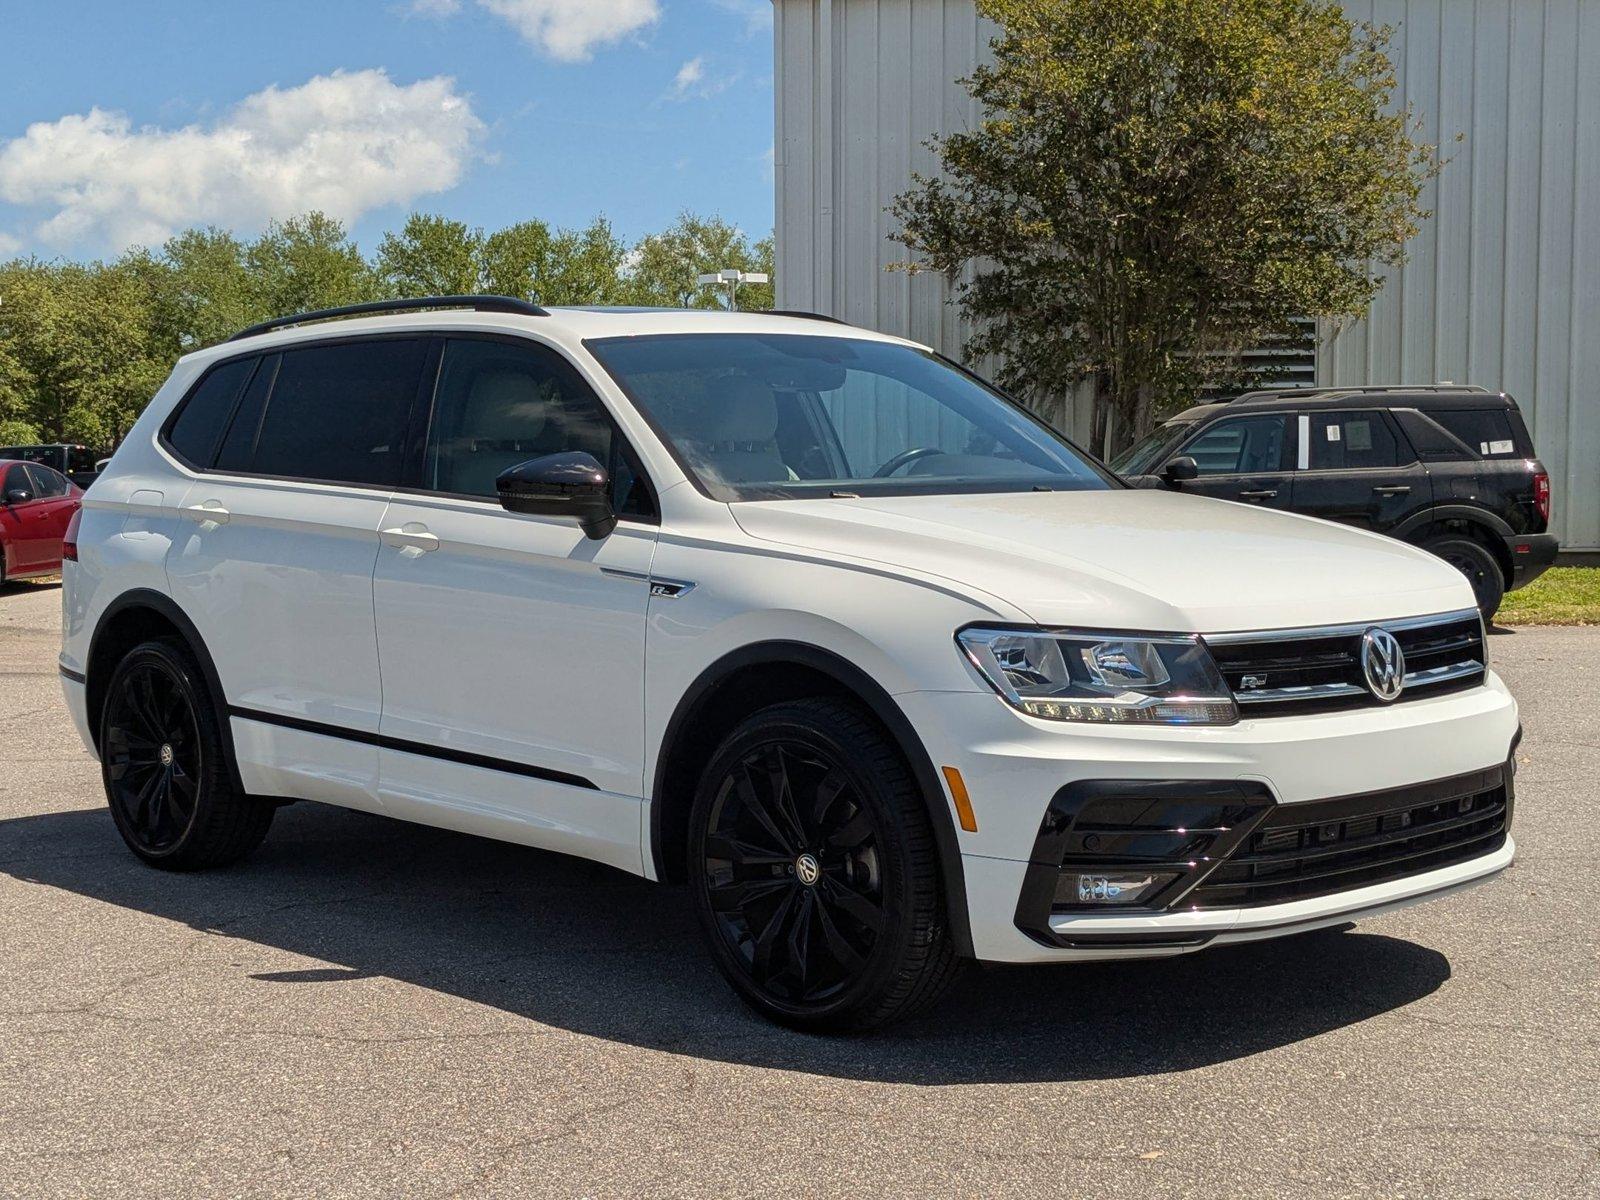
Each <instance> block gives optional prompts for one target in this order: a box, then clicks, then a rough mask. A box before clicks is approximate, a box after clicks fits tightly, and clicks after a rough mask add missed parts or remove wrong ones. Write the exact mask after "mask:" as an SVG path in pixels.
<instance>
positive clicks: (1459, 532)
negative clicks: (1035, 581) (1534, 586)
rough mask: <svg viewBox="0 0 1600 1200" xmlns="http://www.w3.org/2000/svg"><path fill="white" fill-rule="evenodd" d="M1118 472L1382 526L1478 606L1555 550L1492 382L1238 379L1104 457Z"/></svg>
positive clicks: (1530, 576) (1490, 603) (1487, 609)
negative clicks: (1457, 577)
mask: <svg viewBox="0 0 1600 1200" xmlns="http://www.w3.org/2000/svg"><path fill="white" fill-rule="evenodd" d="M1111 466H1112V468H1113V469H1114V470H1116V471H1117V472H1119V473H1120V474H1121V475H1123V476H1124V477H1125V478H1127V479H1128V481H1129V482H1130V483H1133V484H1136V485H1138V486H1141V487H1167V488H1173V489H1176V490H1180V491H1185V492H1194V493H1197V494H1199V495H1202V496H1217V497H1219V498H1221V499H1224V500H1239V501H1242V502H1244V503H1247V504H1264V505H1267V506H1268V507H1271V508H1282V509H1286V510H1288V511H1289V512H1297V513H1305V514H1306V515H1308V516H1313V517H1324V518H1326V519H1328V520H1330V521H1342V522H1344V523H1345V524H1347V525H1358V526H1360V527H1361V528H1363V529H1371V530H1375V531H1376V532H1378V533H1386V534H1388V535H1390V536H1391V537H1397V538H1401V539H1403V540H1404V541H1407V542H1412V543H1414V544H1416V545H1418V546H1421V547H1422V548H1423V549H1425V550H1431V551H1433V553H1435V554H1437V555H1439V557H1441V558H1443V559H1445V560H1446V561H1447V562H1449V563H1451V564H1453V565H1454V566H1456V567H1458V568H1460V570H1461V571H1462V573H1463V574H1465V575H1466V576H1467V578H1468V579H1469V580H1471V581H1472V589H1473V591H1474V592H1476V593H1477V597H1478V607H1479V608H1480V609H1481V610H1482V611H1483V615H1484V617H1485V618H1486V619H1487V618H1489V617H1492V616H1493V615H1494V613H1495V610H1496V609H1498V608H1499V607H1500V599H1501V597H1502V596H1503V595H1504V594H1505V592H1506V591H1508V590H1509V589H1511V588H1518V587H1522V586H1523V585H1524V584H1527V583H1531V582H1532V581H1533V580H1534V579H1536V578H1538V576H1540V575H1541V574H1543V573H1544V571H1545V569H1546V568H1547V567H1549V565H1550V564H1551V563H1552V562H1553V561H1554V560H1555V556H1556V549H1557V542H1556V539H1555V537H1554V535H1552V534H1549V533H1547V532H1545V531H1546V529H1547V528H1548V527H1549V524H1550V475H1549V473H1548V472H1547V471H1546V470H1545V469H1544V464H1543V463H1541V462H1540V461H1539V460H1538V459H1537V458H1535V457H1534V452H1533V442H1532V440H1531V439H1530V438H1529V436H1528V427H1527V426H1526V425H1525V424H1524V423H1523V420H1522V413H1521V412H1520V411H1518V409H1517V402H1516V401H1515V400H1513V399H1512V398H1511V397H1510V396H1508V395H1506V394H1505V393H1504V392H1487V391H1484V390H1483V389H1482V388H1475V387H1457V386H1454V385H1446V384H1440V385H1437V386H1433V387H1373V388H1291V389H1288V390H1284V391H1269V392H1248V393H1246V394H1245V395H1243V396H1240V397H1239V398H1238V399H1237V400H1233V401H1230V402H1228V403H1222V404H1202V405H1199V406H1198V407H1195V408H1191V409H1188V410H1187V411H1185V412H1181V413H1179V414H1178V415H1177V416H1175V417H1173V418H1172V419H1171V420H1170V421H1168V422H1166V424H1164V425H1162V426H1160V427H1159V428H1157V429H1155V430H1154V431H1152V432H1151V433H1150V434H1149V435H1148V436H1146V437H1145V438H1143V439H1141V440H1140V441H1138V442H1136V443H1135V444H1134V445H1132V446H1130V447H1129V448H1128V449H1127V450H1125V451H1124V452H1123V453H1122V454H1121V455H1119V456H1118V457H1117V458H1116V459H1114V460H1113V461H1112V463H1111Z"/></svg>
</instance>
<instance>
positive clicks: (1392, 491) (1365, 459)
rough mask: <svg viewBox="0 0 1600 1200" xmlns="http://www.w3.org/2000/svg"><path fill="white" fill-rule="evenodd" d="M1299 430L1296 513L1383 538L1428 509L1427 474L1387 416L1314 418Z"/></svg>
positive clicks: (1373, 412)
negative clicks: (1299, 445) (1300, 436)
mask: <svg viewBox="0 0 1600 1200" xmlns="http://www.w3.org/2000/svg"><path fill="white" fill-rule="evenodd" d="M1299 424H1300V429H1301V433H1302V437H1303V441H1302V449H1301V453H1300V468H1301V469H1300V471H1299V472H1298V473H1297V474H1296V476H1295V492H1294V499H1295V504H1294V507H1295V511H1296V512H1302V513H1305V514H1306V515H1307V516H1311V517H1322V518H1324V519H1325V520H1329V521H1339V522H1341V523H1343V524H1345V525H1355V526H1357V527H1359V528H1361V529H1373V530H1376V531H1378V532H1379V533H1385V532H1387V531H1388V530H1390V529H1393V528H1394V527H1395V526H1396V525H1398V524H1400V523H1401V522H1402V521H1404V520H1405V519H1406V518H1407V517H1409V516H1411V515H1412V514H1413V513H1415V512H1418V511H1420V510H1422V509H1424V508H1427V507H1428V506H1429V505H1431V504H1432V503H1433V485H1432V482H1431V480H1430V478H1429V475H1428V471H1427V469H1426V468H1425V467H1424V466H1423V465H1422V463H1421V462H1419V461H1418V460H1417V455H1416V454H1415V452H1414V451H1413V450H1412V448H1411V443H1410V442H1409V441H1407V440H1406V438H1405V436H1404V435H1403V434H1402V433H1401V432H1400V429H1399V427H1398V426H1397V425H1396V424H1395V422H1394V419H1393V418H1392V417H1390V416H1389V414H1388V413H1386V412H1384V411H1382V410H1381V409H1359V410H1355V411H1351V412H1313V413H1307V414H1302V415H1301V416H1300V418H1299Z"/></svg>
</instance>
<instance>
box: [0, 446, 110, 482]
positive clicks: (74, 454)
mask: <svg viewBox="0 0 1600 1200" xmlns="http://www.w3.org/2000/svg"><path fill="white" fill-rule="evenodd" d="M0 458H8V459H15V460H17V461H18V462H36V463H43V464H44V465H45V466H47V467H50V468H51V469H52V470H56V471H60V472H61V473H62V474H63V475H65V476H66V477H67V478H68V479H70V480H72V482H73V483H75V484H77V485H78V486H79V487H81V488H87V487H88V486H89V485H90V484H91V483H93V482H94V481H95V480H96V479H98V478H100V469H99V468H98V467H97V466H96V465H95V454H94V451H93V450H91V449H89V447H87V446H80V445H77V444H75V443H72V442H51V443H49V444H48V445H36V446H0Z"/></svg>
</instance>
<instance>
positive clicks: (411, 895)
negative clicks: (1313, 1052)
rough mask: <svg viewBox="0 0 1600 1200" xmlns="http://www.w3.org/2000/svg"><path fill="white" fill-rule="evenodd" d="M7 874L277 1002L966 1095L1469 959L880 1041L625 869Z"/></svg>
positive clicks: (421, 857) (361, 857)
mask: <svg viewBox="0 0 1600 1200" xmlns="http://www.w3.org/2000/svg"><path fill="white" fill-rule="evenodd" d="M0 872H4V873H6V874H8V875H11V876H13V877H15V878H16V879H18V880H22V881H26V882H30V883H36V884H43V885H46V886H49V887H54V888H61V889H64V890H66V891H68V892H73V893H77V894H79V895H83V896H87V897H91V898H93V899H95V900H99V901H103V902H105V903H107V904H115V905H121V906H123V907H125V908H128V909H131V910H134V911H138V912H143V913H148V914H152V915H154V916H158V917H163V918H167V919H170V920H174V921H179V922H183V923H184V924H186V925H189V926H191V927H192V928H194V929H197V930H204V931H209V932H213V933H216V934H218V935H221V936H226V937H231V938H239V939H242V940H245V941H249V942H255V943H260V944H262V945H266V946H271V947H275V948H278V949H281V950H284V951H288V952H291V953H295V954H300V955H304V956H305V957H306V958H307V959H310V960H312V961H311V962H309V963H307V964H306V967H305V969H301V970H286V971H273V972H262V973H260V974H256V975H254V976H253V978H254V979H255V980H256V981H258V982H259V983H260V985H261V986H269V987H293V986H299V985H301V984H303V983H316V984H320V985H322V986H329V985H330V984H332V985H334V986H337V983H338V981H340V980H344V979H360V978H365V977H369V976H387V977H391V978H394V979H397V980H401V981H404V982H406V983H410V984H414V985H417V986H420V987H426V988H432V989H436V990H438V991H440V992H443V993H447V994H450V995H455V996H459V997H461V998H463V999H465V1000H469V1001H471V1002H473V1003H477V1004H485V1005H492V1006H494V1007H495V1008H498V1009H501V1010H503V1011H505V1012H508V1013H512V1014H515V1015H517V1016H522V1017H526V1018H528V1019H530V1020H533V1021H538V1022H542V1023H544V1024H546V1025H551V1026H556V1027H559V1028H562V1029H568V1030H572V1031H574V1032H577V1033H581V1034H586V1035H589V1036H592V1037H599V1038H606V1039H609V1040H612V1041H616V1042H621V1043H626V1044H630V1045H637V1046H641V1047H647V1048H651V1049H655V1050H662V1051H667V1052H673V1053H679V1054H684V1055H690V1056H694V1057H699V1058H706V1059H717V1060H723V1061H728V1062H736V1063H743V1064H753V1065H757V1066H763V1067H776V1068H780V1069H785V1070H793V1071H803V1072H809V1073H813V1074H819V1075H828V1076H836V1077H840V1078H848V1079H865V1080H877V1081H885V1082H895V1083H916V1084H950V1083H1000V1082H1019V1081H1063V1080H1088V1079H1116V1078H1125V1077H1129V1076H1139V1075H1155V1074H1162V1073H1165V1072H1169V1071H1182V1070H1188V1069H1190V1068H1194V1067H1201V1066H1206V1065H1208V1064H1211V1063H1217V1062H1222V1061H1226V1060H1230V1059H1236V1058H1241V1057H1244V1056H1246V1055H1252V1054H1259V1053H1261V1052H1262V1051H1265V1050H1270V1049H1273V1048H1275V1047H1279V1046H1284V1045H1288V1044H1292V1043H1294V1042H1298V1041H1301V1040H1304V1039H1306V1038H1310V1037H1314V1036H1316V1035H1317V1034H1321V1033H1326V1032H1328V1031H1330V1030H1334V1029H1339V1028H1341V1027H1343V1026H1346V1025H1351V1024H1354V1023H1356V1022H1359V1021H1364V1020H1367V1019H1368V1018H1371V1017H1374V1016H1377V1015H1379V1014H1381V1013H1384V1012H1387V1011H1390V1010H1392V1009H1395V1008H1399V1007H1401V1006H1403V1005H1406V1004H1409V1003H1411V1002H1413V1001H1415V1000H1418V999H1420V998H1422V997H1424V996H1426V995H1428V994H1429V993H1431V992H1433V991H1434V990H1436V989H1437V988H1438V987H1440V986H1441V985H1442V984H1443V983H1444V982H1445V981H1446V980H1447V979H1448V978H1449V977H1450V964H1449V962H1448V960H1446V959H1445V957H1444V956H1443V955H1441V954H1439V953H1438V952H1437V951H1435V950H1431V949H1429V948H1427V947H1424V946H1419V945H1416V944H1414V943H1411V942H1406V941H1402V940H1399V939H1396V938H1391V937H1385V936H1382V935H1378V934H1371V933H1361V932H1349V931H1346V932H1323V933H1318V934H1308V935H1303V936H1301V937H1297V938H1291V939H1287V940H1283V941H1278V942H1268V943H1258V944H1253V945H1245V946H1236V947H1229V948H1221V949H1216V950H1211V951H1207V952H1204V953H1200V954H1194V955H1187V956H1184V957H1180V958H1176V959H1167V960H1158V961H1154V962H1129V963H1097V964H1075V965H1066V966H1051V967H1028V968H987V969H982V970H974V971H972V972H970V973H969V974H968V975H967V976H966V977H965V979H964V980H963V981H962V982H961V983H960V984H959V985H958V986H957V987H956V989H955V990H954V991H953V992H952V993H951V994H950V995H949V996H947V997H946V999H945V1000H944V1002H943V1003H942V1004H941V1005H940V1006H939V1007H938V1008H937V1009H936V1010H935V1011H934V1012H932V1013H931V1014H929V1015H928V1016H925V1017H923V1018H921V1019H919V1020H917V1021H915V1022H911V1023H907V1024H903V1025H899V1026H895V1027H893V1028H892V1029H890V1030H888V1031H886V1032H884V1033H880V1034H877V1035H874V1036H868V1037H855V1038H826V1037H816V1036H807V1035H802V1034H796V1033H793V1032H790V1031H787V1030H784V1029H780V1028H777V1027H775V1026H772V1025H769V1024H768V1023H766V1022H765V1021H763V1020H761V1019H760V1018H758V1017H756V1016H754V1015H753V1014H751V1013H750V1012H749V1011H748V1010H746V1009H745V1008H744V1007H743V1006H742V1005H741V1004H740V1003H739V1002H738V1001H737V1000H736V999H735V998H734V996H733V994H732V993H731V992H730V991H729V990H728V988H727V987H726V986H725V985H724V983H723V982H722V980H721V979H720V977H718V975H717V973H716V971H715V968H714V967H713V966H712V965H711V963H710V961H709V959H708V958H707V956H706V955H705V953H704V952H703V950H702V949H701V946H700V942H699V934H698V930H697V929H696V927H695V923H694V917H693V913H692V912H691V911H690V909H689V903H688V897H687V896H686V895H685V894H684V892H683V890H682V889H667V888H662V887H660V886H658V885H655V884H650V883H646V882H644V881H643V880H639V879H635V878H633V877H631V876H628V875H625V874H622V873H621V872H617V871H613V870H610V869H608V868H605V867H600V866H596V865H594V864H590V863H586V862H582V861H580V860H577V859H572V858H567V857H563V856H560V855H555V854H546V853H542V852H540V851H536V850H528V849H525V848H522V847H517V846H510V845H506V844H503V843H497V842H490V841H486V840H483V839H478V838H471V837H466V836H463V835H459V834H453V833H448V832H444V831H440V830H433V829H427V828H424V827H421V826H416V825H410V824H405V823H401V822H398V821H392V820H387V819H385V818H381V817H374V816H368V815H366V814H362V813H355V812H349V811H345V810H340V809H333V808H328V807H324V806H321V805H316V804H299V805H295V806H293V807H290V808H287V809H285V810H283V811H282V812H280V813H279V814H278V819H277V822H276V823H275V826H274V828H273V830H272V833H271V834H270V835H269V836H268V838H267V841H266V842H265V844H264V845H263V846H262V847H261V849H260V850H258V851H257V852H256V854H255V855H254V856H252V857H251V858H250V859H249V860H247V861H246V862H244V863H241V864H239V865H237V866H234V867H231V868H228V869H226V870H221V871H214V872H208V873H203V874H194V875H174V874H168V873H166V872H162V871H156V870H152V869H150V868H148V867H145V866H143V865H142V864H140V863H138V862H137V861H136V860H135V859H133V857H132V855H130V854H129V853H128V852H127V851H126V850H125V849H124V848H123V846H122V843H121V841H120V840H119V839H118V837H117V834H116V831H115V829H114V828H113V826H112V823H111V818H110V816H109V814H108V813H107V812H106V811H105V810H103V809H101V810H94V811H83V810H79V811H73V812H64V813H53V814H46V815H40V816H31V817H21V818H16V819H13V820H9V821H0Z"/></svg>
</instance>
